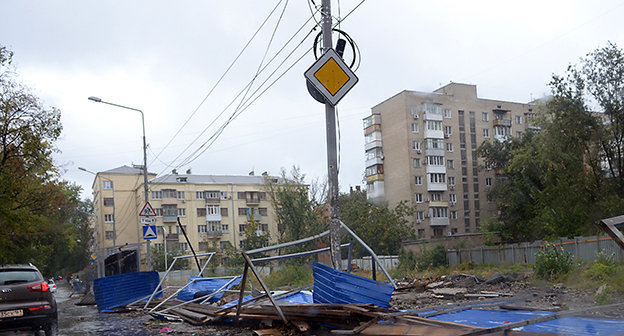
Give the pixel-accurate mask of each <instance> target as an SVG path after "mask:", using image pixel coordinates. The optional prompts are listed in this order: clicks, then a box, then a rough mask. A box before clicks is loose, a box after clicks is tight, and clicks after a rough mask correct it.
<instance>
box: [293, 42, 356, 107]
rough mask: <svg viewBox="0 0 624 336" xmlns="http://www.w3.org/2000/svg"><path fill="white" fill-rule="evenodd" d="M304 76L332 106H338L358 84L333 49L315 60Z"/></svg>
mask: <svg viewBox="0 0 624 336" xmlns="http://www.w3.org/2000/svg"><path fill="white" fill-rule="evenodd" d="M304 76H305V78H306V79H307V80H308V81H309V82H310V83H311V84H312V85H313V86H314V88H316V89H317V90H318V91H319V92H320V93H321V94H322V95H323V97H325V100H326V101H327V102H328V103H330V104H332V105H336V104H338V102H339V101H340V100H341V99H342V97H344V96H345V95H346V94H347V92H349V90H351V88H352V87H353V86H354V85H355V84H356V83H357V82H358V78H357V76H356V75H355V73H354V72H353V71H351V69H350V68H349V66H347V65H346V64H345V62H344V61H343V60H342V57H340V56H339V55H338V54H337V53H336V51H335V50H334V49H329V50H328V51H327V52H326V53H325V54H323V56H321V57H320V58H319V59H318V60H316V62H314V64H312V66H311V67H310V68H309V69H308V70H307V71H306V72H305V73H304Z"/></svg>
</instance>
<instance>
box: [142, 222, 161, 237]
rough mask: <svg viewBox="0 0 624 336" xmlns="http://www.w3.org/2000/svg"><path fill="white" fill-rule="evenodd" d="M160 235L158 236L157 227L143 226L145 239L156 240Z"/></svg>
mask: <svg viewBox="0 0 624 336" xmlns="http://www.w3.org/2000/svg"><path fill="white" fill-rule="evenodd" d="M156 238H158V235H157V234H156V225H144V226H143V239H145V240H150V239H156Z"/></svg>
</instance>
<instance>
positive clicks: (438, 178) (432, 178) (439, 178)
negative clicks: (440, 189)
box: [429, 174, 446, 183]
mask: <svg viewBox="0 0 624 336" xmlns="http://www.w3.org/2000/svg"><path fill="white" fill-rule="evenodd" d="M429 182H431V183H445V182H446V174H429Z"/></svg>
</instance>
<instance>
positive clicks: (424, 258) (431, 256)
mask: <svg viewBox="0 0 624 336" xmlns="http://www.w3.org/2000/svg"><path fill="white" fill-rule="evenodd" d="M447 265H448V264H447V262H446V250H445V249H444V246H442V245H438V246H436V247H434V248H433V249H431V250H426V249H423V250H422V253H421V255H420V257H418V258H417V260H416V268H417V269H418V271H424V270H427V269H429V268H436V267H440V266H447Z"/></svg>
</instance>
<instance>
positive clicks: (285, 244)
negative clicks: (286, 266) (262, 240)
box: [245, 230, 329, 255]
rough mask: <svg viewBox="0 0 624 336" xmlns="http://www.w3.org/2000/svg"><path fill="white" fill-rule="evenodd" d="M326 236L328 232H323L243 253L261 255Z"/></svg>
mask: <svg viewBox="0 0 624 336" xmlns="http://www.w3.org/2000/svg"><path fill="white" fill-rule="evenodd" d="M328 234H329V230H328V231H325V232H321V233H319V234H317V235H315V236H311V237H308V238H302V239H299V240H294V241H291V242H287V243H282V244H277V245H273V246H267V247H262V248H259V249H255V250H249V251H246V252H245V253H247V255H249V254H255V253H261V252H268V251H273V250H277V249H281V248H284V247H290V246H294V245H298V244H303V243H307V242H309V241H312V240H315V239H319V238H322V237H325V236H327V235H328Z"/></svg>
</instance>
